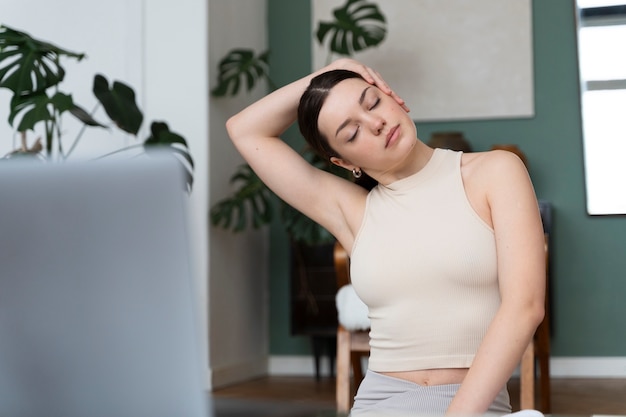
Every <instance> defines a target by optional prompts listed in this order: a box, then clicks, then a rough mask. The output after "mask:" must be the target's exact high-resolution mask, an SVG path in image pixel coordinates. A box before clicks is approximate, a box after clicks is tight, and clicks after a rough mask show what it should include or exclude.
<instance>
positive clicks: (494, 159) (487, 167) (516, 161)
mask: <svg viewBox="0 0 626 417" xmlns="http://www.w3.org/2000/svg"><path fill="white" fill-rule="evenodd" d="M462 167H464V168H468V169H471V170H472V171H474V170H476V171H480V172H483V171H485V172H493V171H494V170H495V171H498V170H501V169H505V170H507V171H517V170H521V171H526V167H525V165H524V162H523V161H522V160H521V159H520V157H519V156H517V155H515V154H514V153H513V152H509V151H505V150H500V149H497V150H492V151H486V152H471V153H464V154H463V159H462Z"/></svg>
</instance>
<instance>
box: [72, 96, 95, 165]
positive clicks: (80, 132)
mask: <svg viewBox="0 0 626 417" xmlns="http://www.w3.org/2000/svg"><path fill="white" fill-rule="evenodd" d="M99 107H100V103H97V104H96V105H95V106H94V108H93V110H92V111H91V113H89V115H90V116H93V115H94V114H95V113H96V111H97V110H98V108H99ZM85 130H87V124H86V123H83V126H82V127H81V128H80V131H79V132H78V135H76V138H75V139H74V142H73V143H72V146H70V149H69V150H68V151H67V155H66V156H67V157H69V156H70V155H71V154H72V153H73V152H74V149H75V148H76V145H78V142H79V141H80V139H81V138H82V137H83V133H85Z"/></svg>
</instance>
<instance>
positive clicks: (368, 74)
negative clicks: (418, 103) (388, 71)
mask: <svg viewBox="0 0 626 417" xmlns="http://www.w3.org/2000/svg"><path fill="white" fill-rule="evenodd" d="M335 65H338V67H340V68H344V69H348V70H351V71H354V72H356V73H358V74H359V75H361V77H363V79H364V80H365V81H366V82H367V83H369V84H372V85H375V86H376V87H378V88H379V89H380V90H381V91H382V92H383V93H385V94H388V95H390V96H391V97H393V99H394V100H395V101H396V102H397V103H398V104H399V105H400V106H401V107H402V108H403V109H404V111H406V112H407V113H408V112H409V111H410V109H409V108H408V107H407V105H406V103H405V101H404V100H403V99H402V98H401V97H400V96H398V95H397V94H396V93H395V92H394V91H393V90H392V89H391V87H390V86H389V84H387V82H386V81H385V80H384V79H383V77H382V76H381V75H380V73H379V72H378V71H376V70H375V69H373V68H370V67H368V66H367V65H365V64H363V63H361V62H358V61H355V60H353V59H349V58H344V59H340V60H338V61H336V62H335Z"/></svg>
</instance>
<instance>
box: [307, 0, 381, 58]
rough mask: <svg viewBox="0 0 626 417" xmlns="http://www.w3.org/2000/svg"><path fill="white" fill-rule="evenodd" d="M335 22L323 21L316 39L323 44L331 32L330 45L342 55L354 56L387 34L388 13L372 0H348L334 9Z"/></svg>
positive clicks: (375, 43)
mask: <svg viewBox="0 0 626 417" xmlns="http://www.w3.org/2000/svg"><path fill="white" fill-rule="evenodd" d="M333 15H334V16H335V19H336V20H334V21H332V22H320V23H319V26H318V29H317V33H316V35H317V40H318V42H319V43H320V45H323V44H324V39H325V38H326V35H330V40H329V48H330V50H331V51H332V52H335V53H337V54H340V55H347V56H351V55H352V54H354V53H355V52H359V51H362V50H364V49H367V48H369V47H372V46H376V45H378V44H380V43H381V42H382V41H383V40H384V39H385V35H386V34H387V27H386V22H385V16H384V15H383V14H382V13H381V11H380V10H379V9H378V6H376V5H375V4H373V3H368V2H367V0H348V2H347V3H346V4H345V5H344V6H343V7H339V8H337V9H334V10H333Z"/></svg>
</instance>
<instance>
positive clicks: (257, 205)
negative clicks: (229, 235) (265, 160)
mask: <svg viewBox="0 0 626 417" xmlns="http://www.w3.org/2000/svg"><path fill="white" fill-rule="evenodd" d="M230 182H231V183H237V184H238V185H239V188H238V189H237V191H236V192H235V193H234V194H233V195H232V196H231V197H228V198H225V199H223V200H221V201H219V202H218V203H217V204H215V205H214V206H213V207H212V208H211V223H212V224H213V225H214V226H220V227H222V228H224V229H227V230H229V229H230V230H232V231H233V232H240V231H242V230H245V229H246V227H247V226H248V222H249V220H251V221H252V227H253V228H255V229H258V228H259V227H261V226H263V225H264V224H267V223H269V222H270V221H271V219H272V202H271V195H272V194H271V192H270V190H269V189H268V188H267V187H266V186H265V184H263V182H261V179H260V178H259V177H258V176H257V175H256V174H255V173H254V171H252V168H250V166H249V165H241V166H240V167H239V168H238V169H237V172H235V174H234V175H233V176H232V177H231V179H230Z"/></svg>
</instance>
